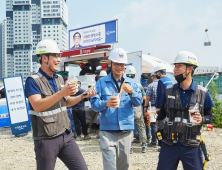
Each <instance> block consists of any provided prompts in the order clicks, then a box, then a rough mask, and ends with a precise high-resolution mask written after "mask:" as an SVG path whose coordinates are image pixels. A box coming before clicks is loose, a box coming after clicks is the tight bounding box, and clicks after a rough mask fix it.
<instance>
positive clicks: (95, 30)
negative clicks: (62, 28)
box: [69, 20, 117, 49]
mask: <svg viewBox="0 0 222 170" xmlns="http://www.w3.org/2000/svg"><path fill="white" fill-rule="evenodd" d="M116 42H117V20H113V21H108V22H105V23H101V24H97V25H92V26H87V27H83V28H78V29H73V30H69V49H76V48H82V47H87V46H93V45H101V44H111V43H116Z"/></svg>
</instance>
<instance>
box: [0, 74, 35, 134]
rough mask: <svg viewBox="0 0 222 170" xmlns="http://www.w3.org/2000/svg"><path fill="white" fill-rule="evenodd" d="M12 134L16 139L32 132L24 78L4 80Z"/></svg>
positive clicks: (16, 77) (6, 78)
mask: <svg viewBox="0 0 222 170" xmlns="http://www.w3.org/2000/svg"><path fill="white" fill-rule="evenodd" d="M3 83H4V89H5V95H6V102H7V107H8V113H9V118H10V122H11V130H12V134H13V135H15V136H16V137H21V136H25V135H27V134H28V133H27V132H29V131H31V126H30V121H29V118H28V109H27V108H28V106H27V103H26V97H25V93H24V87H23V80H22V76H15V77H5V78H4V79H3Z"/></svg>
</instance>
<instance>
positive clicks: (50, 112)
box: [29, 106, 66, 116]
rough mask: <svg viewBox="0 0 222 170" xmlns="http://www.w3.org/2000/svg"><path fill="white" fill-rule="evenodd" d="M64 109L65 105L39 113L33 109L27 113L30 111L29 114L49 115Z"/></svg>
mask: <svg viewBox="0 0 222 170" xmlns="http://www.w3.org/2000/svg"><path fill="white" fill-rule="evenodd" d="M65 110H66V106H64V107H61V109H60V108H58V109H55V110H51V111H45V112H39V113H37V112H36V111H34V110H30V111H29V113H30V114H31V115H35V116H51V115H55V114H57V113H60V112H61V111H65Z"/></svg>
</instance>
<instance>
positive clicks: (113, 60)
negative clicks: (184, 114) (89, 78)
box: [90, 48, 142, 170]
mask: <svg viewBox="0 0 222 170" xmlns="http://www.w3.org/2000/svg"><path fill="white" fill-rule="evenodd" d="M109 64H110V65H111V68H112V72H111V73H110V74H108V75H107V76H105V77H102V78H100V79H99V80H98V81H97V83H96V91H97V92H98V94H97V95H95V96H93V97H91V99H90V101H91V107H92V109H93V110H95V111H97V112H101V116H100V133H99V135H100V149H101V151H102V155H103V169H109V170H111V169H112V170H114V169H117V170H128V169H129V157H130V146H131V134H132V133H131V131H132V130H133V129H134V111H133V107H137V106H140V105H141V104H142V97H141V92H140V90H139V88H138V86H137V84H136V83H135V81H134V80H133V79H130V78H128V77H126V76H124V74H123V73H124V70H125V64H127V54H126V52H125V50H123V49H121V48H116V49H114V50H112V51H111V53H110V56H109Z"/></svg>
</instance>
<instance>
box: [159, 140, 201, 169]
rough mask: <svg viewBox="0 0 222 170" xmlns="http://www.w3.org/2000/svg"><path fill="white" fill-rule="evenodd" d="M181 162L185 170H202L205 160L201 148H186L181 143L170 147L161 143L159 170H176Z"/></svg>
mask: <svg viewBox="0 0 222 170" xmlns="http://www.w3.org/2000/svg"><path fill="white" fill-rule="evenodd" d="M179 160H181V162H182V164H183V169H184V170H202V165H203V162H202V160H203V159H202V152H201V149H200V147H189V146H184V145H182V144H181V143H180V142H177V143H174V144H173V146H170V145H167V144H165V143H164V142H161V151H160V154H159V162H158V167H157V170H176V169H177V166H178V163H179Z"/></svg>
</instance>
